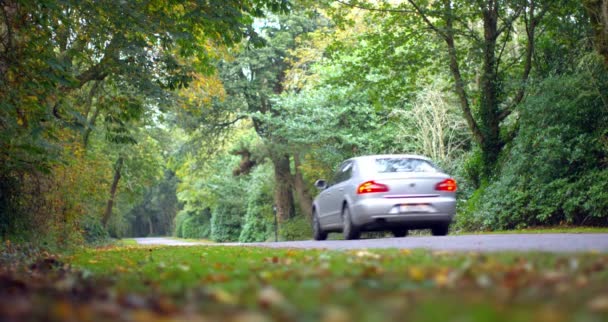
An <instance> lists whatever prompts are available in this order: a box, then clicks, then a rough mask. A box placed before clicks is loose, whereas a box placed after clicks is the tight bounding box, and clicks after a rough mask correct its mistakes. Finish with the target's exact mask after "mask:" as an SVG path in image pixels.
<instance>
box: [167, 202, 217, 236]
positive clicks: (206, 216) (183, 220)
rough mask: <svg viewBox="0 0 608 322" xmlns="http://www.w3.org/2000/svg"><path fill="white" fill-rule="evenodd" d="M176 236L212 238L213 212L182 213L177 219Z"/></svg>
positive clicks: (207, 209) (208, 210)
mask: <svg viewBox="0 0 608 322" xmlns="http://www.w3.org/2000/svg"><path fill="white" fill-rule="evenodd" d="M175 235H176V236H177V237H181V238H210V237H211V210H210V209H209V208H205V209H203V210H202V211H199V212H192V211H180V212H179V213H178V214H177V216H176V217H175Z"/></svg>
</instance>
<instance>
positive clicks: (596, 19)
mask: <svg viewBox="0 0 608 322" xmlns="http://www.w3.org/2000/svg"><path fill="white" fill-rule="evenodd" d="M583 4H584V5H585V8H586V9H587V13H588V14H589V17H590V18H591V27H592V28H593V34H594V41H593V43H594V44H595V49H596V50H597V52H598V53H599V54H600V55H602V56H603V57H604V60H605V63H606V65H608V1H606V0H585V1H583Z"/></svg>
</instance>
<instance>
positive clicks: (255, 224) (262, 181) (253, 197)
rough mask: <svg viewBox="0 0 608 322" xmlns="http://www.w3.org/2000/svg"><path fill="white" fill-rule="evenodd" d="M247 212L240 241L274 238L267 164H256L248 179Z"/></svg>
mask: <svg viewBox="0 0 608 322" xmlns="http://www.w3.org/2000/svg"><path fill="white" fill-rule="evenodd" d="M248 187H249V188H248V191H249V198H248V200H247V213H246V215H245V218H244V221H243V230H242V231H241V235H240V236H239V241H240V242H242V243H248V242H262V241H267V240H270V239H272V238H274V237H273V236H274V212H273V210H272V205H273V202H274V201H273V176H272V167H271V166H270V165H269V164H262V165H259V166H257V167H256V168H255V169H254V171H253V172H252V173H251V179H250V180H249V186H248Z"/></svg>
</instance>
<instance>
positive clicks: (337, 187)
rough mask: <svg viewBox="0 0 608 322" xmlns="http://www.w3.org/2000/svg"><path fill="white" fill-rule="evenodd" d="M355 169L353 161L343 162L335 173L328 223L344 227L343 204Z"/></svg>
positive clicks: (329, 200)
mask: <svg viewBox="0 0 608 322" xmlns="http://www.w3.org/2000/svg"><path fill="white" fill-rule="evenodd" d="M352 171H353V161H352V160H347V161H345V162H343V163H342V164H341V165H340V167H339V168H338V171H336V174H335V175H334V184H333V185H332V187H331V188H332V192H331V195H329V196H328V198H327V200H328V201H327V206H326V207H327V213H328V224H329V225H330V226H332V227H342V205H343V202H344V194H345V189H346V186H347V185H348V179H350V177H351V175H352Z"/></svg>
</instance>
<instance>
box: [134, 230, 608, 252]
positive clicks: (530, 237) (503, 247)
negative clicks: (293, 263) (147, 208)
mask: <svg viewBox="0 0 608 322" xmlns="http://www.w3.org/2000/svg"><path fill="white" fill-rule="evenodd" d="M135 240H136V241H137V242H138V243H139V244H141V245H167V246H195V245H209V246H212V245H227V246H262V247H272V248H304V249H306V248H323V249H337V250H339V249H362V248H408V249H415V248H424V249H431V250H450V251H473V252H496V251H546V252H602V253H608V234H504V235H503V234H497V235H458V236H445V237H434V236H410V237H404V238H378V239H361V240H328V241H313V240H305V241H290V242H277V243H247V244H244V243H224V244H209V243H195V242H185V241H178V240H174V239H171V238H163V237H154V238H136V239H135Z"/></svg>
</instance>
